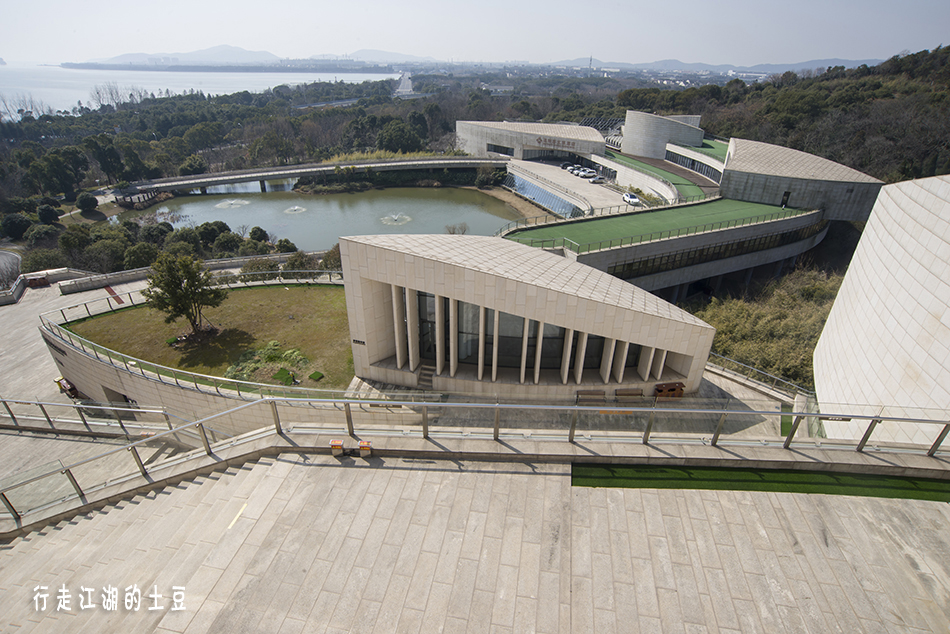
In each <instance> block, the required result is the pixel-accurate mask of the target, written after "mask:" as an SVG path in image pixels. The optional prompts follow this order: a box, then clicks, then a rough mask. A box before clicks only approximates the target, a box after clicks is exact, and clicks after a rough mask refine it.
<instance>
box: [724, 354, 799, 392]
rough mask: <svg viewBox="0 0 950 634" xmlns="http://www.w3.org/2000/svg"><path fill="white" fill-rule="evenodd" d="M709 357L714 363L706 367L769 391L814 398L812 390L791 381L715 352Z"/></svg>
mask: <svg viewBox="0 0 950 634" xmlns="http://www.w3.org/2000/svg"><path fill="white" fill-rule="evenodd" d="M709 356H710V358H711V359H715V361H716V362H715V363H713V362H709V363H707V365H712V366H713V367H716V368H718V369H719V370H721V371H722V372H724V373H726V374H733V375H736V376H741V377H743V378H746V379H750V380H752V381H755V382H756V383H759V384H760V385H761V386H762V387H765V388H767V389H770V390H778V391H780V392H784V393H786V394H789V395H790V396H795V395H796V394H804V395H805V396H810V397H814V396H815V392H814V391H813V390H809V389H807V388H804V387H802V386H800V385H797V384H795V383H792V382H791V381H788V380H786V379H783V378H782V377H779V376H775V375H774V374H769V373H768V372H765V371H763V370H759V369H758V368H754V367H752V366H751V365H746V364H744V363H740V362H738V361H736V360H735V359H730V358H729V357H724V356H722V355H719V354H716V353H715V352H710V353H709Z"/></svg>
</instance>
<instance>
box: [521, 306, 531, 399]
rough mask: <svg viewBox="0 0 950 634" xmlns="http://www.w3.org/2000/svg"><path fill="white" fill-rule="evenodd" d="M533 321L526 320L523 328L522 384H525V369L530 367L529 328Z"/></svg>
mask: <svg viewBox="0 0 950 634" xmlns="http://www.w3.org/2000/svg"><path fill="white" fill-rule="evenodd" d="M530 325H531V320H530V319H528V318H527V317H525V318H524V326H523V327H522V328H521V382H522V383H524V375H525V369H526V367H527V365H528V326H530Z"/></svg>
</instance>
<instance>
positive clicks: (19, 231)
mask: <svg viewBox="0 0 950 634" xmlns="http://www.w3.org/2000/svg"><path fill="white" fill-rule="evenodd" d="M31 226H33V221H32V220H30V219H29V218H27V217H26V215H25V214H22V213H16V214H7V215H6V216H4V217H3V221H2V222H0V228H2V229H3V233H4V235H8V236H10V239H11V240H19V239H20V238H22V237H23V234H25V233H26V231H27V229H29V228H30V227H31Z"/></svg>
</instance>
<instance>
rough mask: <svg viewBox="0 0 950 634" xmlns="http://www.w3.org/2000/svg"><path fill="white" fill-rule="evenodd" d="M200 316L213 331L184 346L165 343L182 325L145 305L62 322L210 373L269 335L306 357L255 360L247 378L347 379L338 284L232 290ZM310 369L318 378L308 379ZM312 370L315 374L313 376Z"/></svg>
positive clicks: (339, 383)
mask: <svg viewBox="0 0 950 634" xmlns="http://www.w3.org/2000/svg"><path fill="white" fill-rule="evenodd" d="M204 312H205V317H206V318H207V320H208V321H210V322H211V323H212V324H214V325H215V326H217V327H218V328H219V329H220V332H219V333H218V334H217V335H216V336H215V337H214V338H213V339H211V340H210V341H207V342H205V343H202V344H198V345H194V346H187V347H174V348H173V347H172V346H170V345H169V344H168V343H167V342H168V340H169V339H174V338H175V337H176V336H178V335H180V334H184V333H186V332H187V331H188V324H187V322H185V321H183V320H180V321H178V322H176V323H172V324H166V323H165V321H164V314H163V313H159V312H158V311H155V310H151V309H149V308H146V307H144V306H143V307H136V308H129V309H126V310H120V311H116V312H115V313H106V314H104V315H99V316H96V317H93V318H91V319H86V320H83V321H81V322H73V323H72V324H70V326H69V328H70V330H72V331H73V332H75V333H76V334H78V335H80V336H81V337H84V338H86V339H88V340H90V341H92V342H94V343H97V344H99V345H101V346H103V347H105V348H108V349H110V350H114V351H116V352H120V353H122V354H126V355H129V356H132V357H135V358H137V359H142V360H144V361H150V362H152V363H156V364H158V365H163V366H167V367H171V368H176V369H181V370H187V371H189V372H195V373H198V374H207V375H210V376H224V373H225V371H227V369H228V368H229V367H231V366H232V365H234V364H236V363H238V361H240V360H241V356H242V355H245V357H247V356H248V355H246V354H245V353H248V351H251V350H260V349H262V348H264V347H265V346H267V344H268V343H269V342H272V341H276V342H278V344H279V348H280V350H281V351H287V350H291V349H298V350H299V351H300V355H302V356H303V357H305V358H306V359H307V361H308V362H309V363H307V364H304V365H299V366H291V365H289V364H288V363H287V362H286V361H284V360H279V361H276V360H275V361H273V362H269V363H263V364H262V365H261V367H260V368H259V369H258V370H257V371H256V372H255V374H254V375H253V377H252V378H249V380H252V381H256V382H260V383H275V384H277V383H283V381H280V380H279V379H274V378H273V375H274V374H275V373H276V372H278V371H279V370H280V369H281V368H282V367H284V368H286V369H287V370H294V371H295V372H296V375H297V379H298V380H300V381H301V384H300V385H301V387H310V388H321V389H343V388H346V387H347V385H349V383H350V381H351V380H352V378H353V354H352V350H351V348H350V336H349V324H348V321H347V316H346V301H345V299H344V294H343V287H342V286H317V285H313V286H286V287H285V286H267V287H257V288H247V289H235V290H232V291H231V292H230V293H229V294H228V298H227V299H226V300H225V301H224V303H223V304H221V306H219V307H218V308H211V309H208V310H206V311H204ZM315 371H317V372H320V373H322V374H323V375H324V376H323V378H322V379H320V380H319V381H315V380H313V379H311V378H310V375H311V374H313V373H314V372H315ZM318 376H319V375H318Z"/></svg>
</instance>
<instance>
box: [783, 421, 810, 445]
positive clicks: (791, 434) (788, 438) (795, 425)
mask: <svg viewBox="0 0 950 634" xmlns="http://www.w3.org/2000/svg"><path fill="white" fill-rule="evenodd" d="M803 420H805V417H804V416H796V417H795V420H794V422H792V428H791V429H790V430H788V436H786V437H785V443H784V444H783V445H782V447H784V448H785V449H788V448H789V447H790V446H791V444H792V438H794V437H795V432H797V431H798V426H799V425H801V424H802V421H803Z"/></svg>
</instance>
